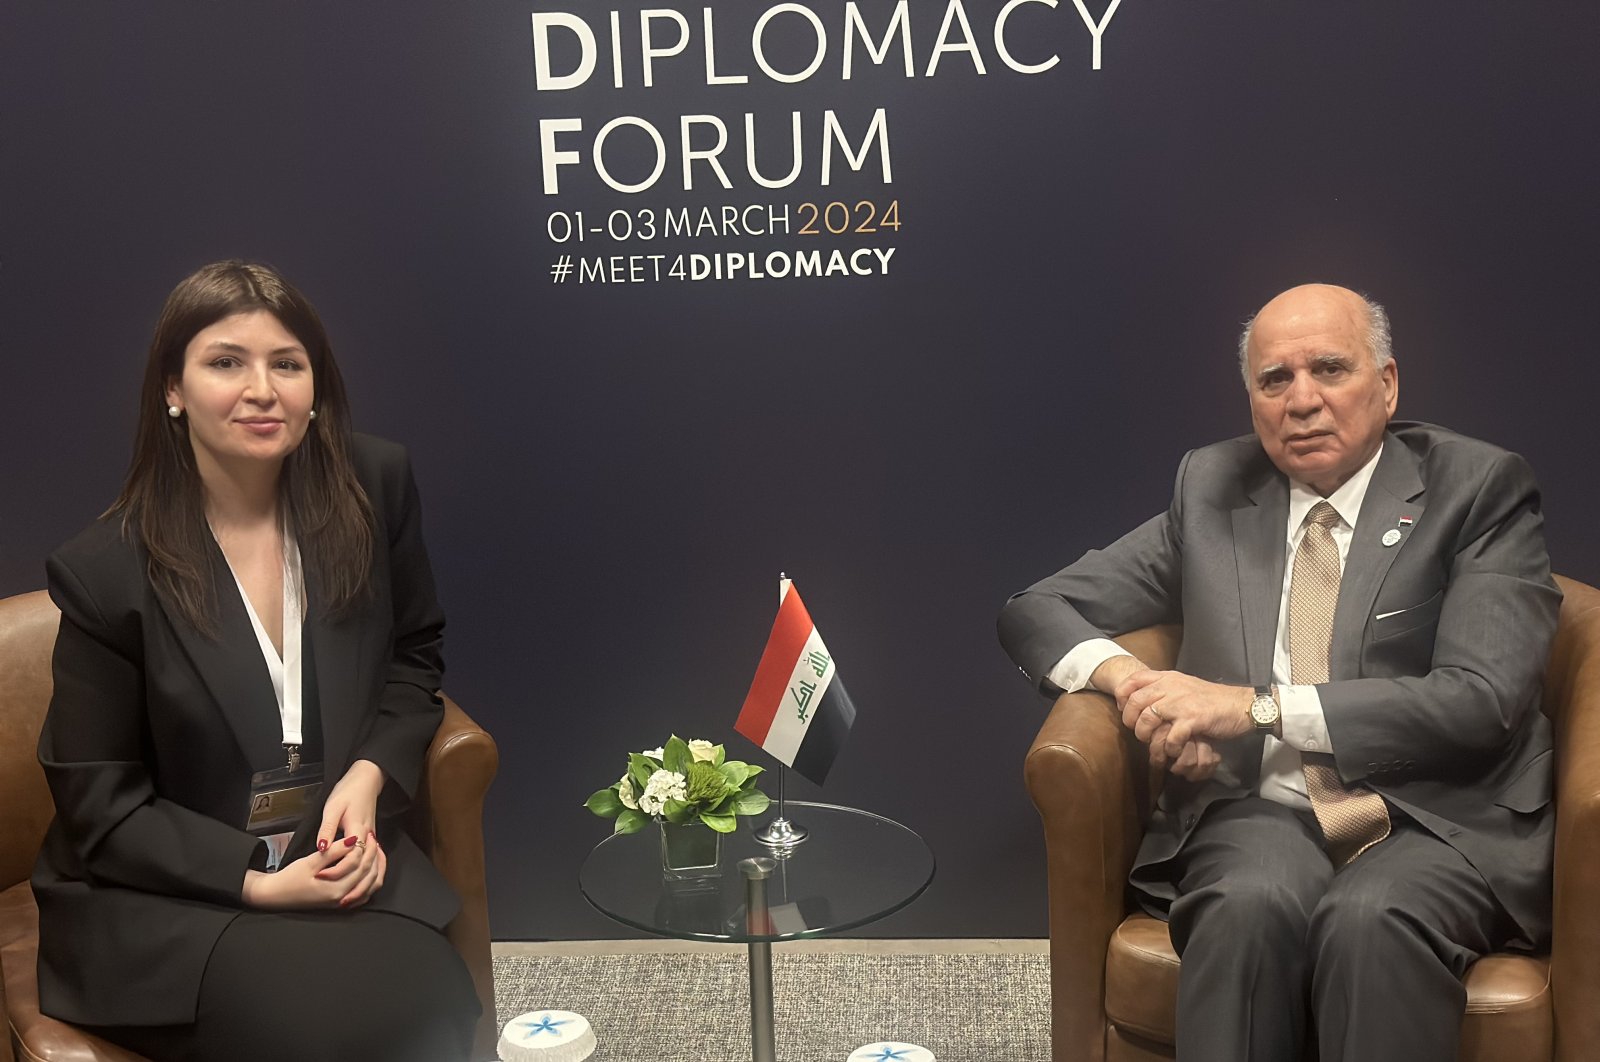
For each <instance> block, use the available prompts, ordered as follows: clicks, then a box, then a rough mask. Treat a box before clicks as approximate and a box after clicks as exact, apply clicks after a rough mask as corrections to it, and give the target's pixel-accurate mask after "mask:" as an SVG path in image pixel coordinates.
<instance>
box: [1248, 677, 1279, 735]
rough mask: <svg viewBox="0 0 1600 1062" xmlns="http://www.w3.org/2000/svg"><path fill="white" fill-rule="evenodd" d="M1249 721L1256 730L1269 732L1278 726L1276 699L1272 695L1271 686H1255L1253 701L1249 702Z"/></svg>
mask: <svg viewBox="0 0 1600 1062" xmlns="http://www.w3.org/2000/svg"><path fill="white" fill-rule="evenodd" d="M1250 721H1251V722H1252V723H1254V724H1255V725H1256V729H1257V730H1271V729H1272V728H1273V727H1275V726H1277V725H1278V699H1277V698H1276V697H1274V696H1273V695H1272V687H1271V686H1257V687H1256V697H1255V700H1253V701H1251V702H1250Z"/></svg>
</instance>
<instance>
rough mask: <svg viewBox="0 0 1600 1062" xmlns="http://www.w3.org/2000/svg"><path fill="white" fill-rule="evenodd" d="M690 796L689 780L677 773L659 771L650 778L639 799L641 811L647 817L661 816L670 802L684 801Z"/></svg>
mask: <svg viewBox="0 0 1600 1062" xmlns="http://www.w3.org/2000/svg"><path fill="white" fill-rule="evenodd" d="M688 795H689V788H688V779H686V778H684V776H683V775H681V774H679V773H678V772H677V771H664V770H663V771H657V772H656V773H655V774H652V775H651V776H650V781H649V782H648V783H647V784H646V785H645V787H644V795H643V796H641V797H639V810H640V811H642V812H644V813H645V814H647V815H659V814H661V812H662V810H663V809H664V808H665V807H666V806H667V801H669V800H683V799H684V798H686V797H687V796H688Z"/></svg>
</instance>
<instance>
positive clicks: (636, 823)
mask: <svg viewBox="0 0 1600 1062" xmlns="http://www.w3.org/2000/svg"><path fill="white" fill-rule="evenodd" d="M649 821H650V816H649V815H646V814H645V813H644V812H642V811H640V810H638V809H637V808H623V809H622V814H620V815H618V816H617V824H616V826H614V827H612V830H611V832H612V833H613V834H617V833H638V832H639V831H640V830H642V829H644V827H645V824H646V823H648V822H649Z"/></svg>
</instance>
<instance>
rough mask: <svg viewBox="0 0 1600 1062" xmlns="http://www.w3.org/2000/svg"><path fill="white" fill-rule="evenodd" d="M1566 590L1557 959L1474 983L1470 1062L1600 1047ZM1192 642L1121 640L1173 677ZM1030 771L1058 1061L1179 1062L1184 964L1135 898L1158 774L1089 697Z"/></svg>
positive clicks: (1560, 685)
mask: <svg viewBox="0 0 1600 1062" xmlns="http://www.w3.org/2000/svg"><path fill="white" fill-rule="evenodd" d="M1557 582H1558V583H1559V584H1560V586H1561V589H1562V591H1563V593H1564V595H1565V599H1564V601H1563V603H1562V606H1561V618H1560V621H1559V624H1558V627H1557V630H1556V641H1555V645H1554V647H1553V649H1552V651H1551V654H1550V660H1549V664H1548V666H1547V669H1546V673H1545V691H1544V711H1545V714H1546V715H1547V716H1549V717H1550V719H1551V721H1552V722H1553V723H1554V725H1555V732H1556V757H1557V768H1556V771H1557V778H1556V807H1557V813H1556V866H1555V939H1554V943H1553V947H1552V951H1551V954H1550V955H1549V956H1548V957H1540V958H1530V957H1527V956H1516V955H1491V956H1486V957H1485V958H1484V959H1482V960H1481V961H1479V962H1478V963H1477V964H1475V965H1474V966H1473V967H1472V968H1471V969H1470V970H1469V971H1468V972H1467V977H1466V984H1467V1017H1466V1020H1465V1023H1464V1025H1463V1029H1462V1033H1463V1035H1462V1047H1461V1055H1460V1057H1461V1059H1462V1060H1463V1062H1467V1060H1471V1062H1500V1060H1511V1059H1515V1060H1516V1062H1533V1060H1535V1059H1553V1060H1554V1062H1579V1060H1580V1059H1582V1058H1588V1057H1590V1056H1591V1055H1592V1054H1593V1052H1594V1050H1595V1049H1596V1045H1600V1010H1596V1009H1595V1008H1594V1006H1593V1003H1592V1001H1593V1000H1594V999H1596V998H1600V948H1597V947H1596V946H1595V942H1596V941H1600V905H1597V904H1595V903H1594V901H1593V900H1592V897H1594V896H1595V895H1600V845H1597V844H1595V838H1596V837H1600V591H1596V590H1595V589H1594V588H1592V587H1589V586H1585V585H1584V584H1582V583H1578V582H1574V581H1572V580H1570V579H1563V578H1561V577H1559V576H1558V577H1557ZM1181 638H1182V631H1181V629H1180V628H1177V627H1159V628H1149V629H1146V630H1142V631H1135V632H1133V633H1131V634H1129V635H1127V636H1126V637H1123V638H1119V639H1117V641H1118V642H1119V643H1120V644H1122V645H1123V647H1124V648H1126V649H1128V651H1129V652H1131V653H1133V654H1134V655H1135V656H1138V657H1139V658H1140V659H1142V660H1144V661H1146V662H1147V663H1149V664H1150V665H1151V666H1153V667H1170V666H1171V664H1172V661H1173V660H1175V659H1176V657H1177V649H1178V645H1179V642H1180V641H1181ZM1023 772H1024V776H1025V778H1026V781H1027V786H1028V792H1029V794H1030V795H1031V796H1032V798H1033V802H1034V806H1035V807H1037V808H1038V810H1039V815H1040V818H1041V819H1042V820H1043V825H1044V833H1045V849H1046V867H1047V873H1048V881H1049V911H1050V969H1051V1042H1052V1045H1053V1051H1052V1053H1053V1056H1054V1058H1055V1059H1056V1060H1057V1062H1069V1060H1070V1062H1102V1060H1104V1062H1154V1060H1157V1059H1171V1058H1172V1057H1173V1049H1172V1046H1171V1045H1172V1042H1173V1012H1174V1006H1175V1002H1176V998H1177V983H1178V957H1177V955H1176V953H1175V952H1174V951H1173V950H1172V943H1171V940H1170V938H1169V937H1168V935H1167V927H1166V924H1165V923H1164V922H1161V921H1158V920H1156V919H1153V918H1150V917H1148V916H1146V915H1144V914H1142V913H1140V912H1138V911H1137V908H1135V907H1133V906H1132V905H1130V904H1129V902H1128V885H1127V880H1128V870H1129V868H1130V867H1131V866H1132V865H1133V858H1134V854H1135V852H1136V851H1137V850H1138V846H1139V840H1140V838H1141V836H1142V835H1143V832H1144V823H1145V820H1146V818H1147V817H1148V815H1149V810H1150V800H1151V795H1152V794H1153V793H1155V792H1157V791H1158V788H1159V786H1160V784H1161V776H1160V772H1158V771H1152V770H1151V768H1150V766H1149V763H1148V760H1147V758H1146V752H1145V748H1144V746H1143V745H1141V744H1140V743H1139V742H1138V741H1137V740H1136V739H1135V738H1134V737H1133V736H1132V735H1131V734H1129V733H1128V732H1127V731H1126V730H1125V729H1124V728H1123V727H1122V724H1121V721H1120V719H1119V718H1118V716H1117V714H1116V712H1115V710H1114V706H1113V705H1112V704H1111V701H1110V698H1108V697H1106V696H1104V695H1102V694H1099V693H1093V692H1081V693H1076V694H1068V695H1065V696H1063V697H1061V698H1060V699H1058V700H1057V701H1056V703H1055V706H1054V707H1053V708H1052V709H1051V712H1050V714H1049V716H1048V717H1047V718H1046V719H1045V722H1044V725H1043V726H1042V727H1041V728H1040V729H1039V734H1038V736H1037V737H1036V738H1035V739H1034V742H1033V746H1032V748H1030V749H1029V751H1028V756H1027V759H1026V761H1025V763H1024V767H1023Z"/></svg>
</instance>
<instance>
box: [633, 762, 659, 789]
mask: <svg viewBox="0 0 1600 1062" xmlns="http://www.w3.org/2000/svg"><path fill="white" fill-rule="evenodd" d="M660 769H661V768H660V765H658V764H656V763H655V762H653V761H652V760H651V759H650V758H649V757H648V756H641V755H639V754H638V753H637V752H630V753H628V777H629V778H632V779H633V788H634V791H635V792H637V793H642V792H644V789H645V786H647V785H649V784H650V776H651V775H652V774H655V773H656V772H657V771H659V770H660Z"/></svg>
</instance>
